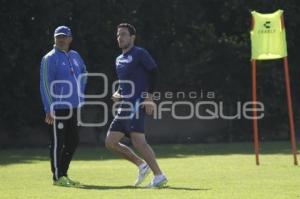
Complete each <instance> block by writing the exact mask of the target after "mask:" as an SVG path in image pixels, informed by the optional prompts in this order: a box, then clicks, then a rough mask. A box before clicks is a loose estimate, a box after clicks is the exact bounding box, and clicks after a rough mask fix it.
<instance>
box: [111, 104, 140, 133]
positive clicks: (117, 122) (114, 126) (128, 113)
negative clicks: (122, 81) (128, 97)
mask: <svg viewBox="0 0 300 199" xmlns="http://www.w3.org/2000/svg"><path fill="white" fill-rule="evenodd" d="M126 103H128V101H127V102H125V103H124V104H121V105H120V107H119V108H118V113H117V115H116V116H115V118H114V120H113V121H112V122H111V124H110V127H109V131H119V132H121V133H124V134H125V135H126V136H128V137H129V136H130V133H132V132H136V133H144V132H145V111H144V108H142V107H141V106H139V100H137V101H136V102H135V103H132V105H133V107H134V108H133V109H132V108H130V106H129V105H128V104H126Z"/></svg>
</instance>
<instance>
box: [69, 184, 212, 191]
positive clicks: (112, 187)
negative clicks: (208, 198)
mask: <svg viewBox="0 0 300 199" xmlns="http://www.w3.org/2000/svg"><path fill="white" fill-rule="evenodd" d="M75 188H77V189H88V190H89V189H90V190H114V189H149V188H147V187H135V186H99V185H81V186H80V187H75ZM158 189H173V190H184V191H208V190H210V189H197V188H188V187H172V186H165V187H162V188H158Z"/></svg>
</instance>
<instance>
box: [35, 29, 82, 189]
mask: <svg viewBox="0 0 300 199" xmlns="http://www.w3.org/2000/svg"><path fill="white" fill-rule="evenodd" d="M71 42H72V33H71V29H70V28H68V27H66V26H59V27H57V28H56V29H55V32H54V48H53V49H52V50H51V51H50V52H48V53H47V54H46V55H45V56H44V57H43V59H42V62H41V70H40V92H41V98H42V101H43V104H44V110H45V113H46V117H45V122H46V123H47V124H48V125H49V130H50V132H51V133H50V139H51V140H50V157H51V170H52V173H53V184H54V185H57V186H67V187H69V186H76V185H79V182H76V181H73V180H71V179H70V178H69V177H68V174H67V172H68V168H69V165H70V162H71V160H72V157H73V154H74V152H75V150H76V147H77V145H78V124H79V123H78V121H77V108H79V107H80V104H81V103H82V102H83V100H84V99H83V97H82V96H83V93H84V88H85V84H86V79H85V78H84V77H85V76H82V77H83V78H79V76H80V75H81V74H84V73H86V66H85V64H84V62H83V60H82V58H81V57H80V55H79V54H78V53H77V52H76V51H74V50H70V44H71ZM80 93H81V95H80Z"/></svg>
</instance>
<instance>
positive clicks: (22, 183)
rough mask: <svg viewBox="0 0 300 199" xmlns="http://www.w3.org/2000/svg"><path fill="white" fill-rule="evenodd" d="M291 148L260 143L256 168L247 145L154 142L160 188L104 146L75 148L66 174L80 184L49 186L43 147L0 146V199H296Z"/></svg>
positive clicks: (297, 179)
mask: <svg viewBox="0 0 300 199" xmlns="http://www.w3.org/2000/svg"><path fill="white" fill-rule="evenodd" d="M289 147H290V144H289V143H288V142H270V143H263V144H262V150H261V152H262V154H261V156H260V160H261V165H260V166H256V165H255V158H254V155H253V146H252V144H251V143H234V144H197V145H162V146H155V147H154V150H155V151H156V153H157V157H158V162H159V164H160V166H161V168H162V169H163V171H164V172H165V173H166V174H167V176H168V179H169V183H168V186H167V187H166V188H163V189H145V188H135V187H133V186H132V184H133V182H134V180H135V177H136V174H137V168H136V167H135V166H133V165H132V164H131V163H129V162H127V161H125V160H123V159H119V158H118V157H117V156H115V155H113V154H111V153H110V152H108V151H107V150H106V149H104V148H78V150H77V153H76V155H75V157H74V160H73V161H72V163H71V166H70V170H69V176H70V177H72V178H74V179H75V180H79V181H80V182H81V183H82V184H83V187H81V188H64V187H57V186H53V185H52V180H51V179H52V176H51V174H50V163H49V158H48V151H47V150H46V149H24V150H1V152H0V198H1V199H17V198H20V199H27V198H28V199H29V198H30V199H34V198H39V199H47V198H64V199H68V198H70V199H75V198H80V199H93V198H101V199H103V198H108V199H113V198H117V199H120V198H121V199H127V198H128V199H132V198H155V199H157V198H164V199H166V198H167V199H168V198H170V199H176V198H179V199H182V198H195V199H196V198H205V199H270V198H272V199H299V198H300V168H299V166H294V165H293V158H292V155H291V152H290V151H291V150H290V148H289ZM151 177H152V175H151ZM151 177H148V178H147V180H146V182H145V183H144V184H143V185H146V184H147V183H149V182H150V180H151Z"/></svg>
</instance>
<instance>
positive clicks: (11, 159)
mask: <svg viewBox="0 0 300 199" xmlns="http://www.w3.org/2000/svg"><path fill="white" fill-rule="evenodd" d="M153 149H154V151H155V152H156V154H157V157H158V158H186V157H189V156H209V155H234V154H249V155H252V154H254V148H253V144H252V143H247V142H245V143H225V144H188V145H182V144H174V145H157V146H155V145H154V146H153ZM260 153H261V154H288V155H289V154H291V148H290V143H289V142H266V143H262V144H261V150H260ZM113 159H119V157H118V156H116V155H114V154H112V153H111V152H110V151H108V150H107V149H105V148H100V147H96V148H84V147H83V148H80V147H79V148H78V149H77V152H76V154H75V157H74V160H85V161H89V160H91V161H92V160H100V161H101V160H113ZM36 161H49V151H48V150H47V149H12V150H2V151H0V165H9V164H18V163H22V164H24V163H25V164H26V163H28V164H30V163H35V162H36Z"/></svg>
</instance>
